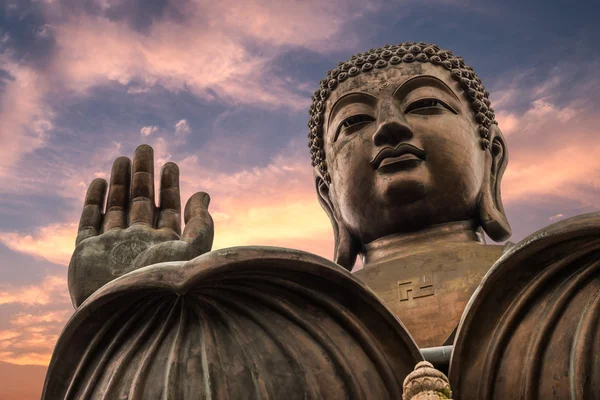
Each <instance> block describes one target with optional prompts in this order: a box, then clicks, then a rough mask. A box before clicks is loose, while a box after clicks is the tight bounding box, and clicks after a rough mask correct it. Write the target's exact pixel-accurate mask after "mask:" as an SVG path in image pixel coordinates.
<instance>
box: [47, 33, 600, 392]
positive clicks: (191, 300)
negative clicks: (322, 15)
mask: <svg viewBox="0 0 600 400" xmlns="http://www.w3.org/2000/svg"><path fill="white" fill-rule="evenodd" d="M312 100H313V102H312V105H311V107H310V110H309V114H310V122H309V147H310V152H311V155H312V165H313V167H314V179H315V187H316V191H317V195H318V200H319V202H320V204H321V205H322V207H323V209H324V210H325V212H326V213H327V215H328V216H329V217H330V219H331V223H332V226H333V231H334V235H335V259H334V261H335V263H334V262H331V261H328V260H325V259H323V258H321V257H318V256H315V255H312V254H309V253H305V252H301V251H297V250H290V249H282V248H273V247H236V248H230V249H223V250H218V251H212V252H211V251H210V249H211V247H212V240H213V232H214V229H213V222H212V219H211V217H210V214H209V212H208V206H209V196H208V195H207V194H206V193H196V194H195V195H193V196H192V197H191V198H190V199H189V201H188V202H187V204H186V206H185V209H184V221H185V228H184V229H183V232H182V229H181V204H180V195H179V171H178V168H177V166H176V165H175V164H173V163H167V164H166V165H165V166H164V167H163V169H162V170H161V174H160V190H159V193H160V199H159V202H158V205H155V199H154V186H153V185H154V183H153V182H154V168H153V152H152V149H151V148H150V147H149V146H146V145H142V146H140V147H138V149H137V150H136V152H135V154H134V157H133V163H131V162H130V160H129V159H128V158H125V157H121V158H118V159H117V160H116V161H115V163H114V165H113V169H112V173H111V178H110V184H108V185H107V184H106V182H105V181H104V180H100V179H98V180H95V181H94V182H92V184H91V185H90V187H89V190H88V192H87V195H86V199H85V205H84V209H83V213H82V217H81V223H80V226H79V233H78V236H77V245H76V248H75V251H74V254H73V257H72V259H71V263H70V266H69V291H70V293H71V298H72V300H73V304H74V306H75V308H76V312H75V314H74V315H73V317H72V318H71V320H70V321H69V322H68V323H67V326H66V327H65V329H64V331H63V333H62V334H61V336H60V338H59V340H58V343H57V345H56V348H55V351H54V355H53V357H52V360H51V363H50V366H49V370H48V375H47V377H46V384H45V387H44V394H43V398H44V399H159V398H160V399H198V398H202V399H204V398H206V399H286V400H288V399H296V398H297V399H401V398H402V399H414V400H418V399H423V400H424V399H448V398H454V399H537V398H540V399H550V398H556V399H565V398H572V399H592V398H600V395H598V393H599V392H600V368H599V367H598V363H597V361H596V358H597V357H596V355H597V354H600V353H599V350H600V332H598V326H600V325H599V323H600V257H599V255H600V215H598V214H588V215H582V216H579V217H574V218H570V219H567V220H564V221H561V222H559V223H557V224H554V225H551V226H549V227H546V228H544V229H543V230H541V231H539V232H537V233H535V234H533V235H531V236H529V237H528V238H526V239H524V240H523V241H521V242H520V243H518V244H516V245H513V246H505V245H488V244H485V241H484V233H485V234H487V236H488V237H489V238H491V239H492V240H494V241H504V240H506V239H507V238H508V237H509V236H510V233H511V231H510V227H509V224H508V221H507V219H506V215H505V213H504V209H503V206H502V200H501V195H500V186H501V179H502V174H503V172H504V170H505V168H506V166H507V161H508V150H507V148H506V143H505V141H504V138H503V136H502V133H501V131H500V129H499V128H498V124H497V122H496V121H495V119H494V112H493V110H492V108H491V104H490V101H489V99H488V92H487V91H485V89H484V87H483V85H482V83H481V80H480V79H479V78H478V77H477V75H476V74H475V73H474V71H473V69H472V68H471V67H469V66H467V65H466V64H465V62H464V61H463V59H462V58H460V57H457V56H455V55H453V54H452V53H451V52H450V51H446V50H442V49H440V48H439V47H438V46H436V45H429V44H425V43H401V44H398V45H396V46H384V47H383V48H379V49H372V50H370V51H368V52H365V53H362V54H358V55H356V56H353V57H352V58H351V59H350V60H348V61H347V62H343V63H340V64H339V65H338V67H337V68H334V69H332V70H331V71H329V72H328V74H327V77H326V79H324V80H322V81H321V82H320V87H319V89H318V90H317V91H316V92H315V94H314V95H313V98H312ZM107 191H108V196H106V192H107ZM105 198H106V200H105ZM358 256H360V257H361V258H362V261H363V264H364V268H362V269H361V270H359V271H356V272H355V273H354V274H352V273H351V272H349V271H351V270H352V269H353V267H354V265H355V262H356V259H357V257H358ZM450 355H451V360H450ZM424 358H425V359H426V360H427V361H424V360H423V359H424ZM448 363H449V370H448ZM415 365H416V367H415ZM436 368H438V369H439V370H438V369H436ZM413 369H414V370H413ZM444 373H449V379H448V378H447V377H446V375H445V374H444Z"/></svg>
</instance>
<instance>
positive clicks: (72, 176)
mask: <svg viewBox="0 0 600 400" xmlns="http://www.w3.org/2000/svg"><path fill="white" fill-rule="evenodd" d="M594 3H595V2H594V1H589V2H583V1H576V2H572V1H569V2H567V1H563V0H561V1H556V0H553V1H551V2H549V1H543V0H539V1H520V0H509V1H507V0H503V1H496V2H488V1H471V0H467V1H463V0H420V1H416V0H415V1H413V0H396V1H387V2H386V1H380V0H363V1H358V0H328V1H322V0H296V1H294V0H266V1H259V0H219V1H210V0H156V1H155V0H152V1H150V0H0V260H1V262H0V274H1V275H0V399H2V400H13V399H25V400H26V399H39V396H40V394H41V388H42V384H43V379H44V375H45V369H46V365H47V364H48V362H49V359H50V356H51V354H52V349H53V347H54V343H55V341H56V339H57V336H58V334H59V333H60V331H61V329H62V327H63V326H64V324H65V322H66V321H67V319H68V318H69V316H70V315H71V314H72V313H73V307H72V306H71V303H70V300H69V295H68V291H67V284H66V276H67V265H68V263H69V259H70V256H71V253H72V251H73V248H74V242H75V235H76V228H77V224H78V220H79V214H80V211H81V207H82V203H83V197H84V195H85V191H86V188H87V185H88V184H89V183H90V182H91V181H92V180H93V179H94V178H96V177H103V178H107V179H108V175H109V172H110V168H111V164H112V161H113V160H114V159H115V158H117V157H118V156H121V155H125V156H128V157H132V155H133V151H134V149H135V148H136V147H137V146H138V145H139V144H141V143H148V144H150V145H151V146H153V147H154V151H155V162H156V170H157V171H158V170H159V169H160V167H161V166H162V164H164V163H165V162H167V161H174V162H176V163H177V164H178V165H179V167H180V170H181V186H182V201H183V202H185V201H186V200H187V199H188V198H189V196H190V195H191V194H192V193H194V192H196V191H200V190H203V191H206V192H208V193H210V195H211V197H212V202H211V206H210V211H211V213H212V215H213V218H214V221H215V243H214V248H223V247H228V246H234V245H246V244H264V245H276V246H284V247H293V248H298V249H302V250H307V251H311V252H314V253H317V254H320V255H323V256H325V257H328V258H330V257H331V256H332V253H333V241H332V232H331V227H330V224H329V221H328V219H327V217H326V215H325V214H324V212H323V211H322V210H321V208H320V206H319V204H318V202H317V200H316V195H315V192H314V188H313V182H312V172H311V168H310V154H309V151H308V148H307V144H306V143H307V128H306V123H307V118H308V114H307V110H308V107H309V105H310V96H311V94H312V92H313V91H314V90H315V89H316V88H317V84H318V82H319V80H320V79H322V78H323V77H324V76H325V73H326V71H327V70H328V69H330V68H332V67H334V66H336V65H337V63H338V62H339V61H342V60H346V59H347V58H349V57H350V56H351V55H353V54H355V53H358V52H362V51H365V50H367V49H369V48H372V47H379V46H383V45H384V44H388V43H389V44H396V43H399V42H403V41H424V42H428V43H436V44H438V45H440V47H442V48H445V49H450V50H452V51H453V52H454V53H455V54H458V55H461V56H462V57H464V58H465V60H466V62H467V63H468V64H469V65H471V66H472V67H473V68H474V69H475V71H476V72H477V73H478V75H479V76H480V77H481V79H482V80H483V83H484V84H485V86H486V88H487V89H488V90H489V92H490V93H491V100H492V106H493V107H494V109H495V110H496V115H497V120H498V121H499V126H500V128H501V130H502V131H503V132H504V135H505V137H506V141H507V145H508V148H509V153H510V161H509V165H508V169H507V171H506V174H505V177H504V180H503V185H502V193H503V199H504V205H505V207H506V211H507V214H508V218H509V221H510V222H511V225H512V228H513V237H512V238H511V241H514V242H516V241H519V240H521V239H523V238H524V237H525V236H527V235H528V234H530V233H533V232H534V231H536V230H538V229H540V228H542V227H544V226H546V225H548V224H550V223H552V222H555V221H557V220H560V219H563V218H567V217H570V216H573V215H577V214H581V213H587V212H594V211H598V210H600V140H598V137H599V136H598V134H600V130H599V128H598V127H599V126H600V111H599V108H600V52H599V50H600V40H598V38H599V37H600V28H598V21H599V20H600V15H599V13H598V11H595V7H596V6H597V5H594ZM157 175H158V174H157Z"/></svg>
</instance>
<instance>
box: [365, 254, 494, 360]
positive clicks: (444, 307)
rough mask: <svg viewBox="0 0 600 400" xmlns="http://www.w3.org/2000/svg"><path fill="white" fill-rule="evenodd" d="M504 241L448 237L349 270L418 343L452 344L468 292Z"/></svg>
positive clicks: (481, 276) (423, 345)
mask: <svg viewBox="0 0 600 400" xmlns="http://www.w3.org/2000/svg"><path fill="white" fill-rule="evenodd" d="M502 251H503V246H488V245H481V244H479V243H467V244H464V243H449V244H444V245H443V246H437V247H436V248H435V249H430V250H425V251H420V252H418V253H416V254H411V255H409V256H404V257H402V258H397V259H393V260H389V261H384V262H381V263H378V264H376V265H368V266H367V267H365V268H363V269H362V270H359V271H357V272H355V273H354V275H355V276H356V277H358V278H359V279H360V280H362V281H363V282H364V283H365V284H366V285H367V286H369V288H370V289H371V290H373V291H374V292H375V293H376V294H377V295H378V296H379V297H380V298H381V299H382V300H383V301H384V302H385V304H386V305H387V307H388V308H389V309H390V310H391V311H392V312H393V313H394V314H395V315H396V317H397V318H398V319H400V321H401V322H402V323H403V324H404V326H405V327H406V328H407V329H408V331H409V332H410V334H411V335H412V337H413V338H414V339H415V341H416V342H417V344H418V345H419V347H421V348H425V347H435V346H442V345H445V344H452V343H451V341H449V340H448V339H449V338H450V336H451V335H452V333H453V331H454V329H455V328H456V327H457V326H458V323H459V321H460V318H461V315H462V313H463V311H464V309H465V306H466V305H467V302H468V301H469V299H470V298H471V295H472V294H473V292H474V291H475V289H476V288H477V286H478V285H479V283H480V282H481V279H482V278H483V276H484V275H485V273H486V272H487V271H488V270H489V269H490V267H491V266H492V264H493V263H494V262H495V261H496V260H497V259H498V258H499V257H500V256H501V255H502Z"/></svg>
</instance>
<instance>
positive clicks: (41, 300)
mask: <svg viewBox="0 0 600 400" xmlns="http://www.w3.org/2000/svg"><path fill="white" fill-rule="evenodd" d="M65 272H66V271H65ZM57 301H63V302H64V301H69V292H68V289H67V277H66V273H65V276H64V277H63V276H47V277H46V278H45V279H44V280H43V281H42V283H40V284H39V285H28V286H24V287H14V286H11V285H8V284H1V285H0V305H2V304H22V305H25V306H35V305H48V304H51V303H55V302H57Z"/></svg>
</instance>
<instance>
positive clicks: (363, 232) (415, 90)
mask: <svg viewBox="0 0 600 400" xmlns="http://www.w3.org/2000/svg"><path fill="white" fill-rule="evenodd" d="M324 117H325V120H324V149H325V155H326V160H327V165H328V170H329V173H330V176H331V184H330V185H326V184H325V183H324V182H321V184H320V185H319V192H320V193H319V194H320V196H321V197H322V198H323V199H324V200H325V201H327V202H328V203H329V204H330V205H331V208H332V209H333V213H334V216H335V219H336V220H337V221H338V223H342V224H343V225H344V227H345V228H346V229H347V230H348V231H349V232H350V233H351V235H352V236H353V237H354V238H356V239H357V240H358V241H359V242H360V244H363V245H364V244H367V243H370V242H371V241H373V240H375V239H377V238H380V237H383V236H387V235H390V234H394V233H401V232H412V231H416V230H419V229H422V228H424V227H428V226H431V225H435V224H441V223H445V222H451V221H463V220H469V219H475V218H477V209H478V202H479V196H480V193H481V190H482V185H483V183H484V180H485V179H486V176H485V174H486V169H487V168H486V165H489V163H486V157H490V155H489V152H484V151H482V149H481V144H480V136H479V134H478V132H477V128H478V124H477V122H476V120H475V117H474V113H473V111H472V110H471V108H470V104H469V101H468V100H467V97H466V96H465V93H464V92H463V90H462V89H461V88H460V85H459V84H458V82H456V81H455V80H454V79H452V77H451V75H450V74H449V72H448V71H446V70H444V69H443V68H441V67H439V66H435V65H433V64H430V63H416V62H415V63H411V64H399V65H397V66H389V67H386V68H383V69H380V70H373V71H371V72H369V73H363V74H360V75H358V76H356V77H353V78H349V79H347V80H346V81H344V82H342V83H340V84H339V86H338V87H337V88H336V89H335V90H334V91H333V92H332V94H331V96H330V97H329V98H328V99H327V102H326V103H325V115H324ZM487 173H488V174H489V171H488V172H487ZM488 178H489V177H488Z"/></svg>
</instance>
